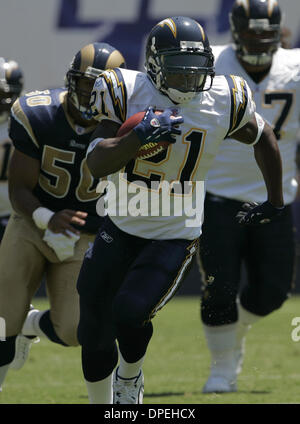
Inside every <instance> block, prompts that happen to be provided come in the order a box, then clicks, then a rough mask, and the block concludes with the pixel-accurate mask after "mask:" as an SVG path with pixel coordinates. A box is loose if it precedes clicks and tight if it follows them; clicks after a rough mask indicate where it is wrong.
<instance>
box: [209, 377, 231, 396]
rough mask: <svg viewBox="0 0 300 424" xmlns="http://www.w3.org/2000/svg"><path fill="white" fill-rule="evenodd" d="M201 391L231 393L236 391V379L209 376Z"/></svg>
mask: <svg viewBox="0 0 300 424" xmlns="http://www.w3.org/2000/svg"><path fill="white" fill-rule="evenodd" d="M202 391H203V393H231V392H236V391H237V386H236V379H235V378H234V379H232V380H231V379H227V378H225V377H218V376H211V377H209V378H208V380H207V382H206V383H205V385H204V387H203V390H202Z"/></svg>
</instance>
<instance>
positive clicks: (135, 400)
mask: <svg viewBox="0 0 300 424" xmlns="http://www.w3.org/2000/svg"><path fill="white" fill-rule="evenodd" d="M118 369H119V368H117V369H116V371H115V373H114V382H113V392H114V394H113V403H114V404H119V405H120V404H127V405H130V404H141V403H143V396H144V375H143V371H142V370H141V371H140V373H139V375H138V376H137V377H133V378H122V377H120V376H119V375H118Z"/></svg>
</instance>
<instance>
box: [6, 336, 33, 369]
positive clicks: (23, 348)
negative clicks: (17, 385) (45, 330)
mask: <svg viewBox="0 0 300 424" xmlns="http://www.w3.org/2000/svg"><path fill="white" fill-rule="evenodd" d="M39 341H40V339H39V337H34V338H29V337H26V336H23V334H19V335H18V336H17V338H16V352H15V357H14V359H13V361H12V362H11V363H10V365H9V368H11V369H14V370H19V369H21V368H22V367H23V365H24V364H25V362H26V360H27V358H28V355H29V350H30V348H31V346H32V344H33V343H38V342H39Z"/></svg>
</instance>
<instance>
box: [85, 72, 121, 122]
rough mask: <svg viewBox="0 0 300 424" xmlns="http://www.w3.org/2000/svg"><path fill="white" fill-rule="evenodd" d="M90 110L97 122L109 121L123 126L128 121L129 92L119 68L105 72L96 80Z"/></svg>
mask: <svg viewBox="0 0 300 424" xmlns="http://www.w3.org/2000/svg"><path fill="white" fill-rule="evenodd" d="M90 108H91V112H92V116H93V118H94V119H96V120H97V121H102V120H104V119H109V120H112V121H114V122H117V123H119V124H122V123H123V122H124V121H125V120H126V116H127V90H126V85H125V81H124V78H123V75H122V73H121V71H120V70H119V69H118V68H116V69H113V70H108V71H105V72H103V73H102V74H101V75H100V76H99V77H98V78H97V79H96V81H95V84H94V88H93V91H92V94H91V102H90Z"/></svg>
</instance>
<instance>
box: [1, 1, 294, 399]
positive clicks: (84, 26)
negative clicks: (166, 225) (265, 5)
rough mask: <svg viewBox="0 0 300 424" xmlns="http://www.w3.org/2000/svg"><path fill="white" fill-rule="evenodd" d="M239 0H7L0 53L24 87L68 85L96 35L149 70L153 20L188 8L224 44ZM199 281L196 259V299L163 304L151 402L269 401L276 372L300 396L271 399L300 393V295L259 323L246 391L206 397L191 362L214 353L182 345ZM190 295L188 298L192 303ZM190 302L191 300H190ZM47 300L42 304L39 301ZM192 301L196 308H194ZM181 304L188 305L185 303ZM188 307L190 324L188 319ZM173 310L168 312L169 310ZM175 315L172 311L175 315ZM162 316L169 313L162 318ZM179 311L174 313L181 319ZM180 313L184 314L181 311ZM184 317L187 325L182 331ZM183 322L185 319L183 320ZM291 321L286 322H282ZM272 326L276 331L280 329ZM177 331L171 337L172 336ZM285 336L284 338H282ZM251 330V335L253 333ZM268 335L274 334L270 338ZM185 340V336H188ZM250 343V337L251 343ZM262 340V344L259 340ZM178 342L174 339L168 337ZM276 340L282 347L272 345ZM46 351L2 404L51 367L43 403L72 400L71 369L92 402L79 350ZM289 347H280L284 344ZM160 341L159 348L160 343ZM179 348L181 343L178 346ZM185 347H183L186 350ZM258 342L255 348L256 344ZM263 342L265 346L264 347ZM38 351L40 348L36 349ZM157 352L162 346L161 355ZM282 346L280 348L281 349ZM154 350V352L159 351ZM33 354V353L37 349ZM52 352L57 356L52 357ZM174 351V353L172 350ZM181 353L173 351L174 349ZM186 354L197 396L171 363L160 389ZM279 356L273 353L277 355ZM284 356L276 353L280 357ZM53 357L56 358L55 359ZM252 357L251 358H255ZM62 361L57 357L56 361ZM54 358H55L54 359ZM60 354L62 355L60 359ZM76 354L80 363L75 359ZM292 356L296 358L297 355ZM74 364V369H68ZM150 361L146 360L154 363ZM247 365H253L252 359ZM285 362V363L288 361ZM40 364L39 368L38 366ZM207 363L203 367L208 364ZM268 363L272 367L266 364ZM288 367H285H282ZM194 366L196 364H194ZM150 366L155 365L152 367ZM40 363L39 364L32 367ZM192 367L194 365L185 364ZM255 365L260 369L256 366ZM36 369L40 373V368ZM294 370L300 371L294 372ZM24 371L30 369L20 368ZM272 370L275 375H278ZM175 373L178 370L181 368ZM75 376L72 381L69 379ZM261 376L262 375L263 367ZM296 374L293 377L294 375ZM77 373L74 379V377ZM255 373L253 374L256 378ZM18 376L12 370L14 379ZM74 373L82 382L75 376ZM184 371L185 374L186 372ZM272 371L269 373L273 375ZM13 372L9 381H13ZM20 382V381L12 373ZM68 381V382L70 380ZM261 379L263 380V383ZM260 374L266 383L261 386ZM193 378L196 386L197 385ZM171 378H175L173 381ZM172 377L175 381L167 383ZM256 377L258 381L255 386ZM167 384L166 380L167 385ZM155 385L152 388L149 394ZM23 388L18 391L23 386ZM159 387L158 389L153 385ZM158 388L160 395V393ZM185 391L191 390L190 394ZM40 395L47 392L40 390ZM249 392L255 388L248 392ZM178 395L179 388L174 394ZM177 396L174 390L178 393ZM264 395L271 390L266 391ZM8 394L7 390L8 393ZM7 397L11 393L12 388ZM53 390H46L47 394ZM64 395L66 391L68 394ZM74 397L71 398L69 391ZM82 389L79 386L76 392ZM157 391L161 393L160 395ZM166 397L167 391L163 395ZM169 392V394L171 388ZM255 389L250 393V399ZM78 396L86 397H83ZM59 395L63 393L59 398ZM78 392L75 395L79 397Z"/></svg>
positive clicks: (194, 319)
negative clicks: (17, 69)
mask: <svg viewBox="0 0 300 424" xmlns="http://www.w3.org/2000/svg"><path fill="white" fill-rule="evenodd" d="M232 3H233V0H210V1H207V0H184V1H183V0H163V1H162V0H108V1H107V0H106V1H104V0H51V1H46V0H26V1H20V0H9V1H2V2H1V14H0V39H1V40H2V42H1V52H0V56H4V57H7V58H13V59H15V60H17V61H18V63H19V64H20V66H21V67H22V69H23V71H24V75H25V90H26V91H31V90H35V89H38V90H43V89H46V88H51V87H55V86H61V85H63V80H64V75H65V73H66V70H67V68H68V66H69V63H70V61H71V59H72V56H73V55H74V54H75V53H76V52H77V51H78V50H79V49H80V48H81V47H82V46H84V45H85V44H87V43H89V42H94V41H104V42H108V43H110V44H112V45H113V46H115V47H116V48H117V49H119V50H120V51H121V52H122V53H123V55H124V56H125V58H126V60H127V65H128V67H129V68H133V69H140V70H142V69H143V61H144V57H143V46H144V42H145V38H146V35H147V33H148V31H149V30H150V29H151V27H152V26H153V25H154V24H155V23H157V22H158V21H160V20H161V19H164V18H166V17H169V16H172V15H187V16H191V17H193V18H194V19H197V20H198V21H199V22H200V23H201V24H202V25H203V26H204V27H205V28H206V30H207V32H208V35H209V39H210V42H211V44H223V43H226V42H229V41H230V38H231V37H230V31H229V24H228V12H229V10H230V8H231V5H232ZM280 4H281V7H282V10H283V11H284V15H285V17H284V26H285V27H286V28H288V29H289V30H290V32H291V37H290V43H291V46H292V47H300V25H299V21H300V15H299V0H281V1H280ZM294 211H295V223H296V228H297V231H298V232H297V239H298V246H300V201H298V203H295V205H294ZM200 283H201V277H200V275H199V272H198V269H197V267H196V265H195V264H194V265H193V267H192V270H191V272H190V274H189V277H188V279H187V281H186V282H185V284H184V286H183V287H182V288H181V289H180V290H179V292H178V294H179V295H191V296H192V297H193V300H192V299H190V300H189V299H188V297H186V299H183V297H181V299H182V301H183V303H182V304H179V303H176V302H177V301H176V299H175V303H174V304H173V306H170V309H168V308H166V312H164V311H162V318H161V321H158V325H161V326H162V327H163V326H164V325H166V329H165V331H163V329H162V330H161V332H158V333H159V334H158V336H156V337H157V344H155V342H154V344H153V347H152V348H151V349H152V350H151V355H149V357H150V358H151V359H150V362H151V361H152V362H153V370H154V371H155V372H153V374H152V368H151V372H150V371H149V373H148V374H149V375H150V376H151V375H153V382H152V381H151V378H150V384H149V386H150V394H149V393H148V396H150V397H149V398H147V397H146V403H150V402H152V401H153V402H154V403H164V402H173V403H174V402H175V403H176V402H180V403H189V402H197V403H198V402H199V400H200V402H201V401H202V402H208V403H225V402H226V401H227V402H228V403H235V402H237V403H248V402H249V403H255V402H257V403H264V402H268V401H269V400H270V397H268V393H270V392H271V391H272V390H273V380H272V378H279V377H278V375H281V377H280V378H283V377H282V376H285V378H286V380H285V381H283V380H280V381H281V383H282V382H284V383H285V384H283V389H284V390H285V389H286V388H287V385H289V387H290V393H293V394H294V397H291V396H289V395H288V394H286V396H285V395H282V392H280V393H278V394H277V397H274V398H272V401H273V402H276V403H280V402H284V403H286V402H289V401H290V402H294V401H296V399H297V396H296V385H297V384H298V383H297V381H299V375H298V374H294V366H293V365H292V363H289V361H287V362H286V361H281V360H280V359H279V358H280V357H281V358H286V357H288V356H291V355H292V356H293V355H294V359H295V361H298V362H299V349H297V348H298V347H300V346H298V345H299V343H298V344H297V343H294V342H291V339H290V336H289V334H290V320H291V317H293V316H295V314H296V315H298V316H299V315H300V313H299V312H298V313H297V311H298V306H299V298H298V296H297V297H296V296H295V298H294V299H293V302H292V303H291V304H289V306H288V307H287V308H290V309H286V308H283V309H282V310H280V311H279V312H278V314H275V315H274V316H273V314H272V317H271V318H268V319H267V320H266V321H265V322H266V324H264V323H262V324H261V327H258V329H257V330H256V333H255V334H253V336H252V335H251V336H250V337H249V340H250V341H249V345H250V346H251V348H250V347H249V357H250V358H249V360H248V361H249V362H248V368H246V369H245V375H244V380H243V382H244V383H242V384H244V386H243V385H242V391H241V394H239V396H240V397H239V398H238V399H237V398H236V397H235V396H233V397H232V398H230V397H227V398H226V400H225V398H222V397H221V398H220V397H211V398H209V399H208V398H205V399H204V398H202V399H201V397H200V396H201V385H202V382H200V380H199V383H198V382H197V381H196V380H198V377H197V378H195V370H194V368H193V369H192V367H191V364H192V363H193V361H195V358H196V357H197V358H198V355H199V354H200V356H201V357H200V360H199V361H198V362H197V361H195V362H196V366H198V367H199V370H198V371H199V374H198V375H199V376H201V380H203V377H205V376H206V374H205V373H207V372H208V354H207V352H206V349H205V347H204V344H203V342H202V341H201V340H202V336H201V337H200V335H199V336H197V337H199V339H200V338H201V340H200V341H201V350H200V349H199V347H198V340H197V344H195V347H193V349H194V350H193V351H189V350H188V351H187V349H185V351H184V352H183V350H182V349H183V347H182V346H188V345H189V349H190V348H191V345H192V343H190V341H189V340H188V339H186V340H185V339H184V337H185V336H186V335H187V334H190V332H189V331H188V332H186V331H185V328H186V327H185V325H188V328H189V329H190V330H191V331H192V329H193V326H194V328H195V333H197V332H198V331H201V329H200V323H199V310H198V309H199V300H198V297H196V295H199V294H200ZM294 293H300V248H299V247H298V265H297V274H296V286H295V289H294ZM44 295H45V289H44V286H43V285H42V287H41V289H40V290H39V292H38V293H37V296H40V297H41V296H44ZM43 302H45V300H42V299H40V300H37V305H38V306H41V307H43V306H44V307H45V306H46V304H45V305H44V303H43ZM186 302H187V303H186ZM189 302H190V303H189ZM40 303H41V304H40ZM191 306H192V307H191ZM180 308H182V309H180ZM184 310H185V311H187V310H188V311H189V314H190V315H189V314H187V319H189V320H190V321H189V323H186V321H185V320H184V319H183V318H184V317H185V316H186V312H184ZM169 314H170V315H169ZM172 314H174V315H172ZM163 317H166V320H164V318H163ZM175 317H176V318H175ZM180 317H181V318H180ZM175 319H177V320H179V321H177V324H176V325H175V326H174V327H175V328H173V323H174V321H173V320H175ZM181 321H182V331H181V332H180V330H181ZM168 323H171V324H172V328H169V327H168V325H167V324H168ZM184 323H185V325H184ZM280 325H281V326H285V327H280ZM183 327H184V328H183ZM274 328H275V329H277V331H274ZM170 333H171V336H172V337H169V336H170ZM279 335H281V339H279V338H278V337H279ZM164 337H166V338H168V340H169V339H174V340H173V342H175V341H177V343H178V340H181V342H180V346H179V347H178V344H173V345H172V344H170V345H168V344H167V343H164V340H165V339H164ZM251 337H253V339H251ZM268 338H269V339H268ZM267 339H268V340H267ZM184 340H185V341H184ZM251 342H252V343H251ZM255 342H256V343H255ZM168 343H172V341H170V342H169V341H168ZM275 343H276V349H273V346H274V344H275ZM41 345H42V346H41V348H42V349H44V350H43V356H44V358H47V359H48V357H47V355H49V362H48V364H49V366H50V365H51V366H52V368H53V369H51V370H50V372H48V373H46V374H47V375H46V374H45V373H44V365H45V363H44V362H41V363H40V362H39V361H37V360H36V357H37V356H39V353H38V349H37V351H36V355H37V356H33V358H32V359H30V361H29V364H28V366H26V367H24V371H23V370H22V371H21V372H20V377H18V378H21V377H22V376H24V384H23V385H22V382H21V381H19V380H18V381H19V385H18V384H17V385H14V388H15V392H12V393H11V396H12V397H11V398H7V399H6V398H5V397H4V398H3V401H4V403H14V402H15V399H19V400H20V399H23V403H26V402H27V403H35V399H36V397H35V396H36V394H35V392H34V390H32V392H33V393H32V398H30V397H28V398H24V388H25V387H26V390H27V391H29V390H30V387H31V384H30V385H29V386H30V387H29V386H28V381H29V379H30V381H31V382H32V386H33V388H34V386H35V383H36V380H34V378H36V379H37V378H38V376H40V375H43V379H44V380H45V385H46V386H47V387H45V393H48V389H49V387H51V383H50V378H51V375H52V372H53V393H55V396H54V395H53V396H54V397H53V398H51V395H50V394H49V393H48V394H47V395H46V394H45V397H41V402H43V401H44V403H60V402H66V403H69V402H72V401H74V396H73V393H72V392H71V391H70V393H69V392H68V391H67V392H66V391H65V387H64V385H63V384H61V383H59V382H57V381H56V379H55V374H54V373H55V372H57V371H58V372H63V373H64V374H65V375H66V384H69V388H70V390H71V388H72V389H74V393H75V392H76V391H78V387H77V386H76V384H81V386H82V387H81V386H80V387H81V390H82V393H83V394H82V396H81V397H82V399H81V400H80V399H79V403H81V402H83V403H86V402H87V399H86V394H85V388H84V387H83V383H82V382H81V371H80V365H79V358H78V352H77V350H76V352H74V350H71V351H70V350H65V349H62V350H61V349H60V347H59V346H56V345H54V344H51V343H50V342H47V341H43V342H42V343H41ZM167 345H168V346H170V349H169V351H168V352H166V356H165V354H164V353H165V352H161V349H162V346H163V347H164V348H166V346H167ZM283 347H284V348H285V349H286V351H284V352H283V351H281V350H280V349H283ZM156 348H157V350H155V349H156ZM178 349H179V350H178ZM180 349H181V350H180ZM250 349H252V350H250ZM259 349H264V350H263V351H260V350H259ZM33 350H34V349H33ZM158 352H160V354H159V356H157V355H158ZM276 352H277V354H276ZM155 354H156V356H155ZM33 355H35V354H34V352H33ZM51 355H52V356H51ZM172 355H173V356H172ZM174 355H175V356H174ZM185 355H190V357H188V360H187V361H186V360H185V361H184V363H185V364H189V367H188V368H186V367H187V365H184V367H185V371H184V373H185V375H186V376H188V381H187V382H186V384H188V386H187V390H189V391H191V392H192V393H194V394H195V397H193V396H189V393H185V391H184V387H182V386H180V381H181V380H180V381H179V380H178V381H177V377H178V376H177V377H176V378H175V377H174V378H175V380H176V382H175V380H174V379H173V380H172V378H173V377H172V376H173V374H172V370H170V374H168V375H169V377H168V378H169V379H170V382H169V381H167V382H166V381H161V383H160V386H159V389H158V390H157V389H156V388H157V380H156V377H157V364H158V363H159V361H160V359H161V358H162V359H164V360H165V358H166V357H168V358H169V360H168V362H169V365H170V364H173V365H172V366H173V367H174V370H176V369H177V368H176V367H180V366H181V367H182V366H183V365H182V363H183V362H182V358H183V357H185ZM272 355H273V356H272ZM277 355H278V356H277ZM258 357H259V358H263V360H264V363H263V364H261V365H262V366H264V373H262V374H260V378H261V379H260V380H257V378H256V377H255V376H254V374H253V373H254V371H255V369H256V371H255V372H257V373H258V371H257V368H255V367H256V362H255V361H256V358H258ZM53 358H54V359H53ZM251 358H252V360H253V362H251ZM59 360H60V361H61V362H58V361H59ZM53 361H54V362H53ZM56 361H57V362H56ZM72 361H74V362H72ZM293 363H294V362H293ZM287 364H290V365H289V366H290V368H287ZM66 365H67V368H68V367H69V368H70V370H69V373H67V369H66ZM150 365H151V363H150V364H149V365H148V367H150ZM159 365H160V366H161V367H162V370H161V375H166V374H165V372H164V371H163V370H164V366H165V362H164V363H162V364H160V363H159ZM246 365H247V364H246ZM283 365H285V367H283ZM37 367H40V369H39V368H37ZM201 367H202V368H203V369H202V368H201ZM268 367H269V368H268ZM281 367H282V369H281ZM190 368H191V369H190ZM74 369H76V373H77V374H74V375H73V370H74ZM149 369H150V368H149ZM268 369H270V375H269V377H268ZM34 370H35V371H34ZM59 370H60V371H59ZM186 370H188V372H187V371H186ZM253 370H254V371H253ZM274 370H277V371H278V373H277V374H278V375H277V374H276V373H275V374H276V375H277V377H276V375H275V374H274V372H275V371H274ZM36 371H37V372H36ZM295 372H296V371H295ZM22 373H24V374H22ZM272 373H273V374H274V375H273V374H272ZM175 374H176V373H175ZM68 375H70V381H69V380H68V377H67V376H68ZM257 375H258V374H257ZM290 376H292V377H291V378H290ZM71 377H72V378H74V379H73V380H71ZM254 377H255V378H254ZM10 378H11V379H12V380H11V381H13V379H14V378H15V377H14V376H11V377H10V376H9V379H10ZM75 378H76V381H74V380H75ZM181 378H183V376H181ZM268 378H269V379H268ZM9 379H8V382H9V381H10V380H9ZM14 381H15V382H16V381H17V380H14ZM68 381H69V383H68ZM257 381H258V383H257ZM262 381H264V385H263V386H261V384H262ZM191 382H193V385H194V386H193V385H191ZM169 383H170V384H169ZM168 384H169V385H168ZM176 384H178V385H179V386H178V387H177V386H176V390H177V389H178V390H177V391H178V393H176V394H177V395H178V397H176V396H175V397H173V398H172V397H162V398H160V396H159V393H157V391H160V392H161V393H164V392H168V391H170V390H171V391H172V390H173V389H174V387H175V385H176ZM257 384H258V385H257ZM165 386H166V387H165ZM151 389H153V393H154V394H152V395H151ZM18 390H19V392H18ZM155 390H156V392H155ZM155 393H156V394H155ZM184 393H185V394H184ZM40 394H41V395H42V394H43V393H40ZM249 394H250V395H249ZM173 395H174V394H173ZM173 395H172V396H173ZM265 395H266V397H264V396H265ZM3 396H6V394H5V393H4V392H3ZM8 396H9V394H8ZM47 396H48V397H47ZM64 396H65V397H64ZM68 396H69V397H68ZM76 396H78V393H77V395H76ZM155 396H156V397H155ZM162 396H164V395H162ZM170 396H171V395H170ZM251 396H252V400H251ZM79 397H80V396H79ZM59 399H60V400H59ZM75 399H76V397H75Z"/></svg>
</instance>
